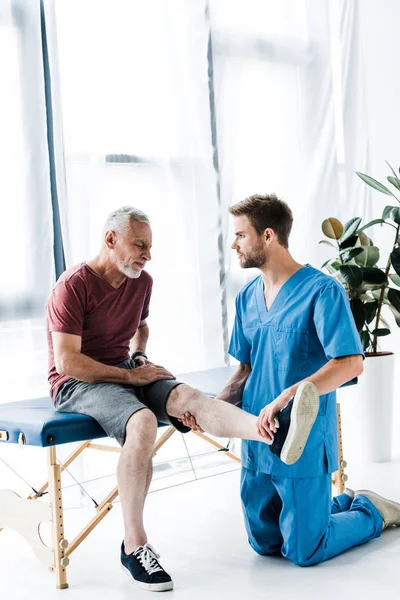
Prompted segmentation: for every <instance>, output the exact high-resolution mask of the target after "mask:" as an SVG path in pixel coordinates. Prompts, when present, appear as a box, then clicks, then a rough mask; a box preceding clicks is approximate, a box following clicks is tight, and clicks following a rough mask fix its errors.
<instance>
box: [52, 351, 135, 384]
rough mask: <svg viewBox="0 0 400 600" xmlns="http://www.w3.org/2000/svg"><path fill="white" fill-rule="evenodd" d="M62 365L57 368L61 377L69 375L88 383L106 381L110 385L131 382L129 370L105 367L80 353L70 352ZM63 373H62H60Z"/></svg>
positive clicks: (62, 361)
mask: <svg viewBox="0 0 400 600" xmlns="http://www.w3.org/2000/svg"><path fill="white" fill-rule="evenodd" d="M60 363H61V365H58V366H56V369H57V372H58V373H59V374H60V375H68V376H69V377H71V378H72V377H73V378H74V379H78V380H79V381H85V382H86V383H96V382H98V381H105V382H108V383H125V384H127V383H128V382H129V373H128V370H127V369H120V368H119V367H112V366H110V365H104V364H103V363H100V362H98V361H97V360H93V359H92V358H89V357H88V356H86V355H85V354H81V353H80V352H76V353H75V352H70V353H68V354H66V355H64V356H62V357H61V359H60ZM60 371H61V372H60Z"/></svg>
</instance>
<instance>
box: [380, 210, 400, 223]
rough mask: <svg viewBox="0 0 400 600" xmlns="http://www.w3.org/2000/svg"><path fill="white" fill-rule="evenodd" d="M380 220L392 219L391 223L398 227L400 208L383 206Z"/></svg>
mask: <svg viewBox="0 0 400 600" xmlns="http://www.w3.org/2000/svg"><path fill="white" fill-rule="evenodd" d="M382 219H392V221H394V222H395V223H397V224H398V225H399V224H400V208H399V207H398V206H385V208H384V209H383V213H382Z"/></svg>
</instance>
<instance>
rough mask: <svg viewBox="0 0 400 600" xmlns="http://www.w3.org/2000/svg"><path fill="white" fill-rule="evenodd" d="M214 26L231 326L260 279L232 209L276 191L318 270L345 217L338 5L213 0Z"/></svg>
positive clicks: (297, 246) (302, 250)
mask: <svg viewBox="0 0 400 600" xmlns="http://www.w3.org/2000/svg"><path fill="white" fill-rule="evenodd" d="M211 23H212V32H213V49H214V56H215V74H216V89H217V94H216V107H217V126H218V133H219V142H220V144H219V149H220V163H221V195H222V205H223V209H224V216H223V219H224V234H225V256H226V269H227V272H229V278H228V282H229V292H228V304H229V314H230V322H231V321H232V317H233V311H234V306H233V299H234V297H235V295H236V293H237V292H238V290H239V289H240V287H241V286H242V285H243V283H244V282H245V281H246V280H248V279H250V278H252V277H254V275H255V272H249V271H245V272H243V271H241V270H240V268H239V267H238V264H237V259H236V256H234V255H233V253H232V251H231V250H230V244H231V242H232V238H233V235H232V230H231V220H230V219H229V217H228V213H227V210H226V209H227V207H228V206H229V205H230V204H232V203H234V202H237V201H239V200H242V199H244V198H245V197H247V196H249V195H251V194H253V193H256V192H257V193H270V192H275V193H276V194H277V195H278V197H280V198H283V199H284V200H285V201H286V202H288V204H289V205H290V207H291V208H292V210H293V213H294V229H293V233H292V236H291V250H292V252H293V254H294V255H295V256H296V258H297V259H298V260H299V261H302V262H310V263H312V264H313V265H314V266H315V267H317V268H318V267H319V266H320V265H321V264H322V262H323V260H324V256H325V255H324V253H323V250H322V251H321V248H320V247H318V241H319V239H320V238H321V230H320V225H321V222H322V220H323V219H325V218H326V217H328V216H333V215H332V214H331V213H332V211H334V213H336V214H337V211H338V212H339V214H337V216H339V217H342V216H343V217H345V214H344V211H343V210H341V207H340V206H339V203H338V197H339V173H338V161H337V142H336V132H335V113H334V90H333V83H332V64H331V48H330V21H329V4H328V2H320V1H318V0H301V1H299V0H286V1H285V2H276V1H274V0H271V1H264V0H249V1H248V2H246V4H244V3H243V2H240V1H234V2H232V1H230V0H229V1H228V0H212V2H211Z"/></svg>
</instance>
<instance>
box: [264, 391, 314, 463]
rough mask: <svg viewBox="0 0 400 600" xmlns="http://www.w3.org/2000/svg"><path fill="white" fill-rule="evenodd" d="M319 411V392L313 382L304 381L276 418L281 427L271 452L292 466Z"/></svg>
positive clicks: (299, 454) (303, 446)
mask: <svg viewBox="0 0 400 600" xmlns="http://www.w3.org/2000/svg"><path fill="white" fill-rule="evenodd" d="M318 411H319V395H318V390H317V388H316V387H315V385H314V384H313V383H311V381H304V382H303V383H301V384H300V385H299V387H298V388H297V392H296V395H295V396H294V398H292V399H291V400H290V402H289V404H288V405H287V406H286V407H285V408H284V409H283V410H281V412H280V413H279V416H278V417H276V419H277V421H278V422H279V427H278V430H277V432H276V433H275V436H274V441H273V442H272V444H271V445H270V449H271V452H273V453H274V454H276V455H277V456H279V458H280V459H281V461H283V462H284V463H286V464H287V465H292V464H293V463H295V462H296V461H298V460H299V458H300V456H301V455H302V453H303V450H304V448H305V445H306V443H307V440H308V436H309V435H310V431H311V429H312V426H313V425H314V421H315V419H316V418H317V414H318Z"/></svg>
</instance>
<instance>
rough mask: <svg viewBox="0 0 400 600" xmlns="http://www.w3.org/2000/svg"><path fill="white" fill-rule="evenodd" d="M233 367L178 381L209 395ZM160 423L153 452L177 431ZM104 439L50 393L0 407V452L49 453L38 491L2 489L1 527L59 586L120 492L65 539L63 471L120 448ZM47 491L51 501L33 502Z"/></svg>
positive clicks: (339, 484) (340, 485)
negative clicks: (60, 456)
mask: <svg viewBox="0 0 400 600" xmlns="http://www.w3.org/2000/svg"><path fill="white" fill-rule="evenodd" d="M235 370H236V367H235V366H232V367H221V368H218V369H210V370H207V371H197V372H194V373H187V374H184V375H180V376H178V379H179V381H182V382H184V383H187V384H189V385H191V386H193V387H195V388H197V389H199V390H201V391H202V392H204V393H205V394H207V395H209V396H215V395H216V393H217V392H218V391H220V390H221V389H222V388H223V387H224V385H225V384H226V382H227V381H228V379H229V378H230V377H231V376H232V374H233V373H234V371H235ZM337 407H338V423H339V471H338V472H337V473H335V474H334V479H333V483H334V485H335V486H336V488H337V491H338V493H341V492H342V491H343V489H344V482H345V481H346V479H347V476H346V475H345V474H344V471H343V469H344V467H345V466H346V463H345V462H344V461H343V452H342V441H341V425H340V407H339V405H337ZM160 427H164V428H165V432H164V433H163V434H162V435H161V436H160V438H159V439H158V440H157V441H156V443H155V446H154V454H156V453H157V451H158V450H159V449H160V448H161V447H162V446H163V445H164V444H165V443H166V442H167V441H168V439H169V438H170V437H171V436H172V435H173V434H174V433H175V431H176V429H175V428H174V427H172V426H165V425H161V424H160ZM190 435H197V436H199V437H201V438H202V439H204V440H206V441H207V442H208V443H210V444H212V445H213V446H214V447H215V448H217V450H219V451H223V453H224V454H225V455H226V456H227V457H228V458H230V459H232V460H235V461H237V462H238V463H240V459H239V458H238V457H237V456H235V455H234V454H232V453H231V452H229V451H228V449H227V448H225V447H224V446H222V445H221V444H219V443H218V442H217V441H215V440H214V439H211V438H210V437H208V436H207V435H206V434H204V433H201V432H198V431H192V432H191V433H190ZM104 437H107V436H106V433H105V432H104V430H103V429H102V428H101V427H100V425H99V424H98V423H97V421H95V420H94V419H93V418H92V417H88V416H86V415H82V414H78V413H59V412H57V411H56V410H55V408H54V406H53V404H52V402H51V400H50V398H49V397H46V398H34V399H32V400H21V401H18V402H9V403H5V404H1V405H0V455H1V442H2V443H8V444H19V445H20V446H24V445H30V446H40V447H42V448H47V457H48V480H47V481H46V482H45V483H43V485H42V486H41V487H40V488H39V489H37V490H36V489H34V491H33V492H32V494H31V495H30V496H29V497H28V498H26V499H25V498H20V497H19V496H18V495H17V494H15V493H14V492H12V491H11V490H0V528H10V529H14V530H16V531H17V532H18V533H20V534H21V535H22V536H23V537H24V538H25V539H26V540H27V541H28V542H29V544H30V545H31V547H32V549H33V551H34V552H35V554H36V556H37V558H38V559H39V560H40V561H41V562H43V563H44V564H46V565H47V566H48V567H49V568H50V570H51V571H53V572H54V574H55V577H56V586H57V588H59V589H65V588H67V587H68V583H67V572H66V568H67V566H68V564H69V560H70V556H71V554H72V553H73V552H74V551H75V550H76V548H77V547H78V546H79V545H80V544H81V543H82V542H83V540H84V539H85V538H86V537H87V536H88V535H89V534H90V532H91V531H93V529H94V528H95V527H96V526H97V525H98V524H99V523H100V522H101V521H102V519H103V518H104V517H105V516H106V515H107V514H108V512H109V511H110V510H111V509H112V508H113V502H114V500H115V499H116V497H117V496H118V489H117V487H114V489H113V490H111V491H110V493H109V494H108V495H107V496H106V497H105V498H104V500H103V501H102V502H100V503H99V504H97V503H96V504H97V506H96V514H95V516H94V517H93V518H92V519H91V520H90V521H89V523H88V524H87V525H86V526H85V527H84V528H83V529H82V530H81V531H80V532H79V533H78V534H77V535H76V537H75V538H74V539H73V540H72V542H71V543H69V542H68V541H67V540H66V539H65V537H64V512H63V502H62V484H61V474H62V472H63V471H64V470H66V469H68V467H69V466H70V465H71V463H73V462H74V461H75V460H76V459H77V458H78V456H80V454H81V453H82V452H83V451H84V450H99V451H108V452H120V448H119V447H114V446H107V445H105V444H101V443H97V442H95V441H93V440H98V439H100V438H104ZM71 442H80V444H79V446H78V447H77V448H76V449H75V450H74V451H73V452H72V454H70V456H68V457H67V458H66V459H65V460H64V461H63V463H62V465H61V464H60V463H59V462H58V460H57V448H58V447H59V446H61V445H62V444H67V443H71ZM47 491H48V494H49V502H44V501H39V502H35V500H37V499H38V498H41V497H42V496H43V494H44V493H46V492H47ZM46 521H50V522H51V532H52V546H51V547H49V546H46V545H45V544H44V543H43V541H42V540H41V538H40V535H39V526H40V524H41V523H42V522H46ZM0 531H1V529H0ZM0 539H1V538H0Z"/></svg>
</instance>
